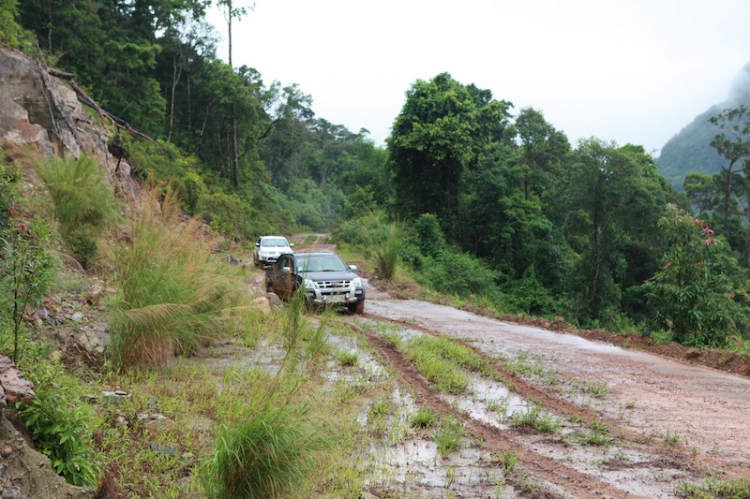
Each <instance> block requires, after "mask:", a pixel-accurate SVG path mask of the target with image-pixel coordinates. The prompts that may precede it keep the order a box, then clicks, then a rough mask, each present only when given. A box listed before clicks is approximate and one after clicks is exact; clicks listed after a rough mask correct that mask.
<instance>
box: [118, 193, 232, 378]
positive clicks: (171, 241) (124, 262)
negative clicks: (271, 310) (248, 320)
mask: <svg viewBox="0 0 750 499" xmlns="http://www.w3.org/2000/svg"><path fill="white" fill-rule="evenodd" d="M159 198H160V195H159V192H158V191H157V190H156V189H153V190H151V191H146V192H144V194H143V198H142V202H141V203H140V206H139V207H138V212H137V215H135V216H134V219H133V220H132V222H131V226H130V236H131V241H129V242H127V243H122V244H120V245H118V246H117V247H116V248H115V260H116V261H115V271H116V279H117V283H118V285H119V295H118V297H117V307H116V309H115V311H114V313H113V316H112V321H111V330H112V344H111V352H112V357H113V361H114V364H115V366H117V367H119V368H123V367H127V366H134V365H161V364H163V363H165V362H166V360H167V358H168V357H169V356H170V355H171V353H172V349H175V350H176V351H178V352H190V351H192V350H193V349H195V348H196V347H197V346H198V345H200V344H201V343H205V342H207V341H208V340H210V339H211V338H213V337H216V336H217V335H219V334H220V333H221V331H222V327H226V326H227V324H229V323H231V322H232V321H233V320H236V318H235V317H232V314H231V312H232V311H234V310H235V309H236V307H238V306H239V305H241V304H242V303H243V300H244V299H245V297H246V292H245V290H244V289H243V288H244V286H243V285H242V281H241V279H240V278H239V277H238V276H233V275H230V274H229V270H228V269H226V267H223V266H221V263H220V262H218V261H215V260H212V259H211V258H210V257H211V249H210V248H209V247H208V245H207V244H206V243H205V242H204V241H203V238H202V237H201V233H200V230H201V222H200V220H198V219H195V218H194V219H190V220H187V221H183V220H182V219H181V211H180V204H179V201H178V200H177V198H176V197H175V195H174V194H173V193H172V192H171V191H167V193H166V195H165V196H164V198H163V201H162V202H161V203H160V202H159Z"/></svg>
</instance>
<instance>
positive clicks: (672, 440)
mask: <svg viewBox="0 0 750 499" xmlns="http://www.w3.org/2000/svg"><path fill="white" fill-rule="evenodd" d="M684 440H685V437H683V436H682V435H680V434H679V433H677V432H676V431H671V430H670V429H669V428H667V432H666V433H665V434H664V443H665V444H667V445H669V446H670V447H674V446H676V445H679V444H680V443H682V442H683V441H684Z"/></svg>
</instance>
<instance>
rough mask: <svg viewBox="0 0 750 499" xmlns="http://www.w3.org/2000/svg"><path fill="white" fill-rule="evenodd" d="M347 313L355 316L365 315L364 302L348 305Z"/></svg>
mask: <svg viewBox="0 0 750 499" xmlns="http://www.w3.org/2000/svg"><path fill="white" fill-rule="evenodd" d="M349 312H351V313H353V314H357V315H362V314H364V313H365V301H364V300H360V301H358V302H357V303H352V304H351V305H349Z"/></svg>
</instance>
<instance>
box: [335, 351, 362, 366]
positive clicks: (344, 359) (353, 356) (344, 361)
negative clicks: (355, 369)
mask: <svg viewBox="0 0 750 499" xmlns="http://www.w3.org/2000/svg"><path fill="white" fill-rule="evenodd" d="M357 361H359V355H357V352H341V353H340V354H339V364H341V365H342V366H356V365H357Z"/></svg>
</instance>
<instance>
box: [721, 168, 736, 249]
mask: <svg viewBox="0 0 750 499" xmlns="http://www.w3.org/2000/svg"><path fill="white" fill-rule="evenodd" d="M733 168H734V161H732V162H731V163H729V168H727V176H726V178H725V179H724V231H723V232H724V237H726V238H729V200H730V199H731V198H732V169H733Z"/></svg>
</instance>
